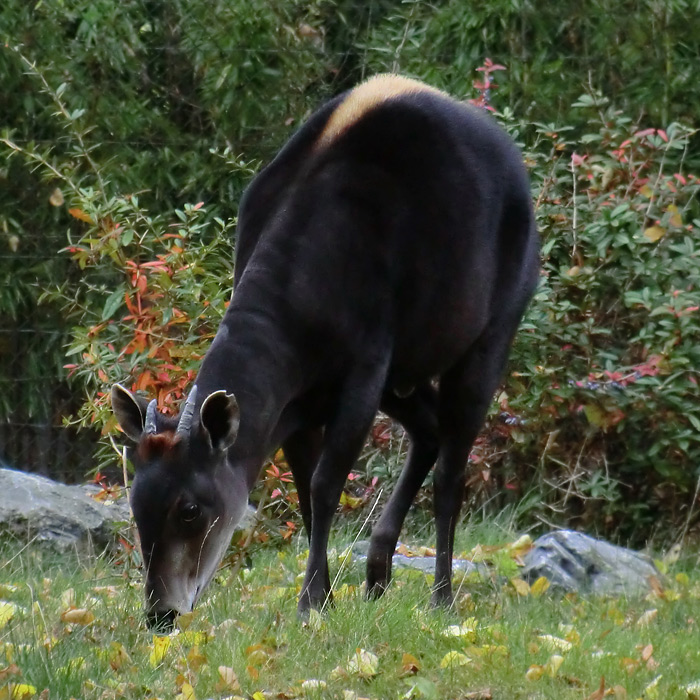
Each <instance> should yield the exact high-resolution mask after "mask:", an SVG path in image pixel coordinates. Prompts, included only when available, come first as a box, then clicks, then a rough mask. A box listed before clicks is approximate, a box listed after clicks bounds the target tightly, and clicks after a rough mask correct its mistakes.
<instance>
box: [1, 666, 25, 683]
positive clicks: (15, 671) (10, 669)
mask: <svg viewBox="0 0 700 700" xmlns="http://www.w3.org/2000/svg"><path fill="white" fill-rule="evenodd" d="M21 675H22V671H21V670H20V668H19V666H17V664H10V665H9V666H5V668H0V682H2V681H6V680H7V679H8V678H9V677H10V676H21Z"/></svg>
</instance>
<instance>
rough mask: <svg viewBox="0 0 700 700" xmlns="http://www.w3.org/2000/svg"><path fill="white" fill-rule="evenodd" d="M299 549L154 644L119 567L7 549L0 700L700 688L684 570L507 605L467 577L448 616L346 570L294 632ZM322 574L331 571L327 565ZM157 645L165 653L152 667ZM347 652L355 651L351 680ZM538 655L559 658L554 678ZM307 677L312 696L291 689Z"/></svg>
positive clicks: (650, 694) (412, 579)
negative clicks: (634, 586)
mask: <svg viewBox="0 0 700 700" xmlns="http://www.w3.org/2000/svg"><path fill="white" fill-rule="evenodd" d="M468 532H469V535H470V538H469V539H470V541H469V542H466V541H464V540H462V545H464V546H465V547H471V546H473V545H474V544H476V542H478V541H481V542H484V543H487V541H488V539H489V537H488V535H487V533H486V532H485V531H484V532H481V531H480V530H479V529H478V528H477V529H474V530H471V531H468ZM493 532H494V528H491V533H490V536H491V539H493ZM481 535H483V537H484V539H482V540H477V539H471V537H475V536H481ZM343 537H344V536H342V537H341V536H337V537H336V551H340V550H341V548H342V547H341V546H340V544H339V543H340V541H341V540H342V541H343V542H347V541H348V540H347V539H343ZM421 539H423V538H422V537H421ZM423 541H425V540H423ZM500 542H501V543H502V544H505V543H506V539H501V540H500ZM489 543H491V542H489ZM302 547H303V541H301V540H299V541H297V542H294V543H292V544H291V545H288V546H287V547H286V548H285V549H284V550H282V551H280V552H276V551H273V550H271V549H267V550H262V551H259V552H257V553H256V554H255V555H254V566H253V568H251V569H243V570H242V571H240V572H239V573H238V574H236V575H233V574H232V571H231V570H227V569H223V570H222V571H221V573H220V575H219V577H218V579H217V580H216V581H215V582H214V583H213V584H212V586H211V588H210V591H209V593H208V595H207V596H206V598H205V600H204V601H203V602H202V604H200V606H199V607H198V609H197V611H196V613H195V615H194V617H193V619H192V621H191V623H190V625H189V627H188V629H187V630H186V631H182V632H180V633H179V634H176V635H173V636H171V637H168V638H164V639H167V641H166V642H162V641H159V640H158V639H157V638H155V637H154V636H153V634H152V633H151V632H150V631H148V630H147V629H146V627H145V624H144V620H143V615H142V612H141V584H140V580H139V575H138V572H137V571H136V570H135V569H134V568H133V567H131V566H130V565H129V564H128V563H118V562H116V561H115V560H114V559H108V558H100V559H97V560H94V559H93V560H87V559H81V558H80V557H79V556H78V555H77V554H75V553H70V554H65V555H61V556H58V555H55V554H50V553H46V552H43V551H41V550H39V549H34V548H28V549H25V550H24V551H22V552H21V553H13V547H11V546H6V547H5V548H4V550H3V552H2V560H3V561H5V562H9V563H8V564H6V565H5V566H3V567H2V569H0V599H1V600H4V601H6V602H9V603H12V604H13V606H14V607H12V617H11V619H9V621H6V622H5V624H4V626H2V628H0V700H2V699H3V698H10V697H13V698H14V697H17V698H19V697H22V695H21V693H22V692H25V693H26V697H31V696H32V689H33V690H34V693H35V695H36V696H37V697H38V696H39V694H40V693H41V691H42V690H44V689H48V690H49V691H50V697H51V698H52V699H55V698H60V699H66V700H67V699H68V698H82V699H85V700H91V699H95V700H98V699H99V700H108V699H111V698H115V699H116V698H127V699H131V698H134V699H136V698H139V699H143V698H161V699H163V700H165V699H166V698H176V697H179V698H180V700H191V698H192V697H195V698H196V699H197V700H204V699H206V698H224V697H232V696H233V697H236V696H240V697H243V698H250V697H253V698H255V700H261V699H262V698H294V697H309V698H318V699H321V698H323V699H325V698H338V699H340V700H346V699H347V700H350V699H352V698H356V697H359V698H372V699H373V700H384V699H392V700H393V699H394V698H407V699H409V698H428V699H430V698H435V699H440V700H444V699H447V700H449V699H451V698H454V699H462V698H465V699H466V698H491V697H492V698H494V699H496V698H504V699H505V698H507V699H509V700H510V699H513V700H517V699H519V698H522V699H523V700H525V699H533V700H534V699H540V698H541V699H547V698H552V699H554V698H556V700H567V699H569V698H572V699H573V698H576V699H584V698H588V697H589V696H591V695H592V694H593V693H594V692H595V691H596V690H598V688H599V687H600V684H601V678H603V677H604V679H605V688H606V689H612V688H615V687H616V686H617V687H616V689H615V693H616V694H612V692H611V695H610V697H613V698H630V699H634V698H649V699H650V700H654V698H658V699H660V700H661V699H663V700H674V699H676V698H678V699H679V700H688V698H692V697H693V696H692V695H691V694H690V693H689V692H688V690H687V687H688V686H690V685H691V684H697V683H698V682H700V628H699V621H700V578H699V577H698V575H697V574H695V573H693V572H691V573H690V576H688V575H687V574H680V575H678V576H677V577H676V574H675V572H673V571H672V572H670V573H669V575H668V582H667V585H666V587H665V589H664V591H663V592H659V593H660V594H650V595H649V596H647V597H646V598H638V599H595V598H589V599H583V598H577V597H571V596H570V597H565V598H562V597H556V596H553V595H551V594H550V593H549V592H545V593H544V594H542V595H539V596H535V595H532V594H530V595H527V596H525V597H522V596H519V595H518V594H517V593H516V592H515V589H514V587H513V585H512V584H511V583H509V582H508V581H507V580H506V579H503V578H501V577H499V576H497V575H495V576H494V578H493V580H490V581H484V580H469V579H468V580H465V581H462V582H461V588H460V595H459V598H458V603H457V605H456V607H455V609H454V610H453V611H450V612H447V611H434V610H431V609H430V608H429V604H428V603H429V581H427V580H426V577H425V576H423V575H422V574H417V573H415V572H409V571H398V572H397V574H396V579H395V583H394V585H392V587H391V588H390V590H389V591H388V593H387V595H385V596H384V598H382V599H381V600H380V601H376V602H372V603H368V602H366V601H364V599H363V595H362V591H361V587H360V584H361V581H362V577H363V570H362V566H361V565H360V564H359V563H350V564H348V565H347V566H344V567H343V569H342V571H341V574H340V576H339V579H338V582H337V583H336V590H337V591H339V594H338V595H337V596H336V604H335V607H334V608H332V609H330V610H329V611H327V612H326V613H324V614H323V615H312V617H311V620H310V622H309V623H308V624H306V625H302V624H301V623H299V622H298V621H297V619H296V595H297V589H298V585H299V583H300V577H301V575H302V572H303V566H304V552H303V550H302ZM498 554H499V553H496V555H495V559H496V560H497V561H499V556H498ZM501 554H502V553H501ZM504 556H505V555H504V554H502V556H501V559H502V558H503V557H504ZM331 561H332V564H331V565H332V571H333V572H336V571H338V561H339V556H338V555H337V554H333V556H332V560H331ZM499 565H500V564H499ZM507 568H508V567H506V569H507ZM507 573H508V574H509V575H510V574H512V571H508V572H507ZM71 608H76V609H78V610H87V611H88V612H87V613H74V614H75V615H77V616H78V617H79V618H81V616H83V617H82V618H81V619H79V620H78V621H77V622H73V623H71V622H67V621H66V620H65V615H64V613H65V612H66V611H67V610H69V609H71ZM2 609H5V610H6V611H7V610H9V609H10V608H9V607H8V606H4V608H3V606H2V605H0V611H2ZM651 610H655V611H656V612H655V613H651V612H648V611H651ZM62 615H64V619H63V620H62ZM1 619H2V613H1V612H0V620H1ZM640 619H641V620H642V622H643V621H644V620H645V619H647V620H648V624H647V625H644V624H640ZM0 624H2V622H1V621H0ZM452 625H462V626H463V630H462V631H463V632H464V634H463V636H449V634H448V632H449V630H450V629H451V627H450V626H452ZM545 635H551V636H552V637H555V638H556V640H551V639H548V638H547V637H546V636H545ZM557 640H563V641H557ZM567 642H568V643H567ZM159 644H160V645H163V644H167V645H168V647H167V649H165V650H164V652H163V655H162V658H159V657H158V656H157V653H156V650H155V646H154V645H159ZM358 649H360V650H364V651H366V652H368V654H367V655H365V656H364V657H363V663H361V664H360V667H359V668H356V667H355V666H356V665H357V664H356V665H355V666H353V663H352V660H353V657H356V655H357V650H358ZM451 652H454V653H453V654H452V655H451V656H452V658H453V663H452V664H451V665H450V664H447V663H446V660H445V659H446V655H448V654H450V653H451ZM409 655H410V656H409ZM553 656H560V657H562V659H563V660H561V661H560V665H559V666H558V668H557V669H556V670H555V666H556V665H557V661H558V660H557V659H552V657H553ZM448 658H450V657H448ZM460 662H462V663H463V665H459V664H460ZM3 666H5V669H4V670H3V669H2V667H3ZM219 667H226V668H227V669H230V670H229V671H223V673H224V674H226V673H228V674H230V673H235V674H236V677H237V680H238V684H239V685H240V688H238V687H237V686H236V683H235V682H232V678H231V677H230V676H229V678H228V680H229V682H228V683H224V682H223V681H222V679H221V674H220V673H219ZM310 680H317V681H323V682H324V683H325V687H316V688H314V687H313V685H314V684H313V683H307V684H306V685H305V686H304V685H302V684H303V682H304V681H310ZM11 684H15V691H14V692H15V695H12V692H13V691H12V686H11ZM17 684H23V685H24V686H25V687H24V688H23V687H22V686H21V685H20V686H19V689H17ZM27 686H31V688H30V687H27ZM691 687H692V686H691ZM190 692H192V693H193V695H192V694H190ZM693 692H694V693H695V694H697V691H693ZM44 697H46V695H44ZM594 697H595V696H594Z"/></svg>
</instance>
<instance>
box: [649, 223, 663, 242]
mask: <svg viewBox="0 0 700 700" xmlns="http://www.w3.org/2000/svg"><path fill="white" fill-rule="evenodd" d="M665 235H666V229H665V228H663V226H650V227H649V228H648V229H646V230H645V231H644V238H646V239H647V240H649V241H651V242H652V243H656V241H658V240H659V239H660V238H663V237H664V236H665Z"/></svg>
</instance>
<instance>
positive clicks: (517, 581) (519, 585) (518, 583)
mask: <svg viewBox="0 0 700 700" xmlns="http://www.w3.org/2000/svg"><path fill="white" fill-rule="evenodd" d="M510 583H511V585H512V586H513V588H515V592H516V593H517V594H518V595H519V596H522V597H523V598H526V597H527V596H529V595H530V584H529V583H528V582H527V581H523V579H521V578H517V577H515V578H512V579H511V580H510Z"/></svg>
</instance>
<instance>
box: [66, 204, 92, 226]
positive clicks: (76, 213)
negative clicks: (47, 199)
mask: <svg viewBox="0 0 700 700" xmlns="http://www.w3.org/2000/svg"><path fill="white" fill-rule="evenodd" d="M68 213H69V214H70V215H71V216H72V217H73V218H75V219H78V220H80V221H84V222H85V223H86V224H92V223H94V222H93V220H92V217H91V216H90V215H89V214H86V213H85V212H84V211H83V210H82V209H78V208H77V207H74V208H73V209H69V210H68Z"/></svg>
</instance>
